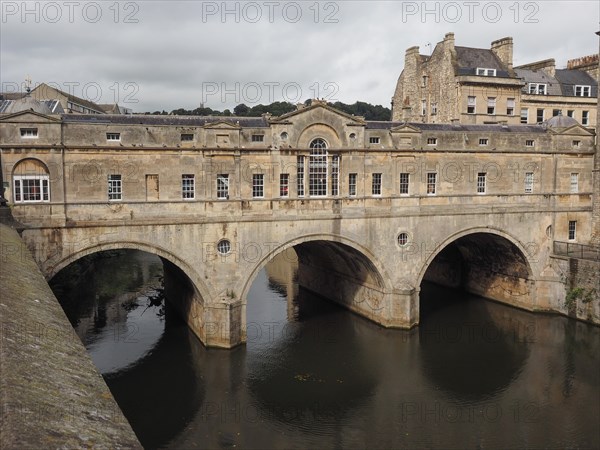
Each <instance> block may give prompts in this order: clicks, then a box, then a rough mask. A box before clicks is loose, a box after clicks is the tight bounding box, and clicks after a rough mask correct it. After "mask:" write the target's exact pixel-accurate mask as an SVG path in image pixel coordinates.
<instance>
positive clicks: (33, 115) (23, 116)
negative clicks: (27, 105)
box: [0, 110, 61, 123]
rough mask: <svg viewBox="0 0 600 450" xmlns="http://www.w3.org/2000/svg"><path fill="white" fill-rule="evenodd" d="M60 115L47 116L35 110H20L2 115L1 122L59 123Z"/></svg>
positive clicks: (0, 116)
mask: <svg viewBox="0 0 600 450" xmlns="http://www.w3.org/2000/svg"><path fill="white" fill-rule="evenodd" d="M60 121H61V119H60V117H53V116H47V115H46V114H41V113H38V112H35V111H33V110H28V111H19V112H16V113H13V114H6V115H0V122H17V123H59V122H60Z"/></svg>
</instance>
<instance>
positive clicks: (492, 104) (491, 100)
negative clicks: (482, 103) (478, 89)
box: [487, 97, 496, 116]
mask: <svg viewBox="0 0 600 450" xmlns="http://www.w3.org/2000/svg"><path fill="white" fill-rule="evenodd" d="M487 113H488V116H495V115H496V97H488V98H487Z"/></svg>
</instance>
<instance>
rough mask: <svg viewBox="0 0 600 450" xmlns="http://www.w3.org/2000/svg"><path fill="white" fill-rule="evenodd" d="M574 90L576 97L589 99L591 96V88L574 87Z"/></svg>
mask: <svg viewBox="0 0 600 450" xmlns="http://www.w3.org/2000/svg"><path fill="white" fill-rule="evenodd" d="M574 89H575V96H576V97H591V96H592V87H591V86H581V85H576V86H575V87H574Z"/></svg>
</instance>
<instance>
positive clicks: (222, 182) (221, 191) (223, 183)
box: [216, 173, 229, 200]
mask: <svg viewBox="0 0 600 450" xmlns="http://www.w3.org/2000/svg"><path fill="white" fill-rule="evenodd" d="M216 181H217V199H218V200H229V174H228V173H219V174H217V180H216Z"/></svg>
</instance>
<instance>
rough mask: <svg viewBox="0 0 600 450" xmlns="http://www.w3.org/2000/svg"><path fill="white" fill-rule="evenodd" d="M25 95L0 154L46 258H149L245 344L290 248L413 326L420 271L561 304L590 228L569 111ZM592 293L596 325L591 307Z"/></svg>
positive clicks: (187, 310)
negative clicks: (78, 107)
mask: <svg viewBox="0 0 600 450" xmlns="http://www.w3.org/2000/svg"><path fill="white" fill-rule="evenodd" d="M519 89H520V87H519ZM35 102H36V100H35V99H29V100H28V103H27V105H23V106H24V107H26V106H29V108H27V109H24V110H22V111H19V112H14V113H11V114H2V115H0V156H1V160H2V174H3V180H4V183H5V186H6V190H5V197H6V199H7V200H8V203H9V205H10V207H11V209H12V211H13V215H14V217H15V219H17V220H18V221H20V222H21V223H22V224H23V225H24V226H25V227H26V229H25V231H24V232H23V238H24V239H25V241H26V242H27V243H28V245H29V246H30V248H31V250H32V253H33V254H34V257H35V258H36V260H37V261H38V264H39V265H40V267H41V268H42V271H43V272H44V273H45V274H46V276H48V277H51V276H53V275H54V274H55V273H57V271H59V270H60V269H61V268H63V267H65V266H66V265H67V264H69V263H70V262H72V261H74V260H76V259H77V258H79V257H81V256H83V255H85V254H89V253H91V252H95V251H102V250H105V249H114V248H137V249H140V250H144V251H149V252H151V253H154V254H157V255H159V256H161V258H163V260H164V261H165V267H166V273H167V275H168V276H167V277H166V278H167V279H168V280H172V281H170V282H168V284H169V286H171V287H173V286H175V287H179V286H185V283H183V284H182V281H181V280H184V279H186V277H187V279H188V281H189V284H190V285H191V286H192V287H190V288H189V289H188V288H186V289H187V290H185V291H184V292H183V293H182V294H181V295H179V296H178V298H181V299H184V300H185V302H187V303H184V304H183V306H182V305H180V306H179V309H180V310H181V311H183V315H184V317H186V318H187V319H188V323H189V324H190V326H191V327H192V329H193V330H194V331H195V332H196V333H197V335H198V336H199V337H200V339H202V341H203V342H205V343H206V344H207V345H216V346H223V347H230V346H233V345H236V344H238V343H240V342H243V341H244V339H245V337H244V336H245V328H244V327H245V302H246V295H247V292H248V289H249V286H251V282H252V280H253V279H254V277H255V276H256V274H257V273H258V272H259V271H260V270H261V268H262V267H264V264H266V262H267V261H268V260H269V259H270V258H272V257H274V256H275V255H276V254H278V253H279V252H281V251H284V250H285V249H288V248H290V247H294V249H295V250H296V252H297V253H298V257H299V262H300V272H299V273H300V274H301V275H299V282H300V283H301V285H303V286H305V287H307V288H309V289H311V290H313V291H315V292H317V293H320V294H321V295H323V296H325V297H327V298H331V299H333V300H334V301H338V302H340V303H341V304H343V305H344V306H346V307H348V308H349V309H351V310H353V311H355V312H357V313H359V314H361V315H363V316H365V317H368V318H369V319H371V320H374V321H376V322H378V323H380V324H382V325H384V326H392V327H411V326H413V325H414V324H416V323H418V316H419V307H418V295H419V294H418V293H419V290H420V285H421V282H422V281H423V280H430V281H435V282H438V283H441V284H445V285H448V286H453V287H457V286H465V288H466V289H467V290H469V291H470V292H474V293H477V294H478V295H482V296H484V297H487V298H492V299H495V300H497V301H501V302H504V303H507V304H510V305H513V306H518V307H521V308H525V309H528V310H532V311H540V310H541V311H558V312H562V313H567V311H565V306H564V296H565V289H566V287H565V280H564V276H565V275H564V274H565V273H566V272H567V271H568V267H567V266H565V264H566V263H565V261H564V260H560V259H557V258H555V257H554V255H553V244H554V242H555V241H563V242H570V243H581V244H588V243H589V242H590V237H591V234H592V170H593V164H594V153H595V143H594V138H595V135H594V133H593V131H592V130H590V129H588V128H586V127H582V126H581V125H580V124H578V123H577V121H576V120H575V119H574V118H570V117H567V116H560V117H554V118H552V119H551V120H549V121H548V122H547V127H542V126H539V125H521V124H514V125H512V124H510V125H509V124H460V123H458V122H455V123H450V124H441V123H435V124H431V123H421V122H416V123H410V122H404V121H402V122H398V121H390V122H377V121H369V120H365V119H364V118H362V117H357V116H351V115H348V114H345V113H343V112H340V111H338V110H335V109H334V108H332V107H330V106H329V105H327V104H326V103H325V102H323V101H313V102H312V104H311V105H310V106H305V107H303V106H301V107H299V109H297V110H296V111H293V112H291V113H288V114H285V115H283V116H280V117H272V116H269V115H264V116H263V117H258V118H251V117H194V116H151V115H92V114H62V115H53V114H46V113H44V111H45V110H44V108H43V107H44V105H43V104H42V102H38V103H37V104H36V103H35ZM36 105H37V106H36ZM257 255H258V256H257ZM177 267H178V268H180V269H181V270H182V271H183V272H184V274H185V275H173V272H174V271H173V270H171V269H173V268H177ZM167 269H168V270H167ZM302 274H304V275H302ZM184 300H182V301H184ZM584 306H585V307H582V309H581V310H580V311H578V312H577V316H578V317H581V318H587V320H591V321H595V322H600V304H598V303H597V302H596V303H593V304H586V305H584ZM207 324H209V325H210V324H213V325H214V324H218V327H219V330H221V331H223V330H224V331H223V334H221V333H220V332H219V334H218V335H215V334H214V333H213V331H214V329H213V328H210V327H209V326H208V325H207ZM211 326H212V325H211Z"/></svg>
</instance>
